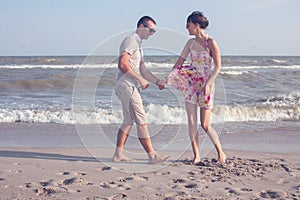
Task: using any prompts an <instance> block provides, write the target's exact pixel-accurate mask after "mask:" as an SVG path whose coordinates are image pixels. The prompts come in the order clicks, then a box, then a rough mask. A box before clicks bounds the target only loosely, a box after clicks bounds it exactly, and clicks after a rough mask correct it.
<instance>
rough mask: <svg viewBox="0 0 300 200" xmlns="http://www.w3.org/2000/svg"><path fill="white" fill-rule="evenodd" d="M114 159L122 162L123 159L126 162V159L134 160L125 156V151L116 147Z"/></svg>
mask: <svg viewBox="0 0 300 200" xmlns="http://www.w3.org/2000/svg"><path fill="white" fill-rule="evenodd" d="M112 160H113V161H114V162H121V161H123V162H124V161H125V162H128V161H132V159H131V158H129V157H127V156H125V155H124V154H123V151H122V150H120V149H118V148H117V149H116V151H115V154H114V156H113V158H112Z"/></svg>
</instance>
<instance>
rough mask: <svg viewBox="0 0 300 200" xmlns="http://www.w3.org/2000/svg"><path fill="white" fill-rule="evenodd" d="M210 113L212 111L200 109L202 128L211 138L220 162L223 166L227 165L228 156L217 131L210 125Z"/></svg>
mask: <svg viewBox="0 0 300 200" xmlns="http://www.w3.org/2000/svg"><path fill="white" fill-rule="evenodd" d="M210 113H211V111H210V110H209V109H205V108H201V109H200V121H201V126H202V128H203V129H204V131H205V132H206V133H207V135H208V136H209V138H210V140H211V141H212V143H213V144H214V146H215V148H216V150H217V153H218V162H219V163H221V164H225V161H226V155H225V153H224V151H223V149H222V146H221V143H220V139H219V136H218V134H217V132H216V131H215V129H214V128H213V127H211V125H210Z"/></svg>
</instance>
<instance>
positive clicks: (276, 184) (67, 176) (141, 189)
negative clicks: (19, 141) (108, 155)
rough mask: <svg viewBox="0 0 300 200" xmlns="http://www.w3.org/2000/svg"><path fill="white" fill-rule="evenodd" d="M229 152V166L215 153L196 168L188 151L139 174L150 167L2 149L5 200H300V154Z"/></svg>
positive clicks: (81, 153)
mask: <svg viewBox="0 0 300 200" xmlns="http://www.w3.org/2000/svg"><path fill="white" fill-rule="evenodd" d="M103 151H108V150H107V149H104V150H103ZM226 153H227V155H228V160H227V164H226V166H219V165H217V164H216V163H215V160H214V159H213V157H214V156H215V153H214V152H212V153H211V154H210V155H208V157H207V158H205V159H203V162H202V163H201V165H200V166H193V165H191V164H190V159H191V158H189V156H191V155H192V154H191V152H186V155H183V156H182V158H180V159H176V160H172V158H171V160H170V161H168V162H165V163H163V164H160V165H156V166H155V167H157V166H158V168H156V169H154V170H152V171H150V170H149V172H147V173H134V172H126V168H127V169H128V168H131V167H137V166H138V167H141V168H142V167H147V166H149V165H148V164H146V161H147V160H146V159H144V160H143V159H140V160H139V161H133V162H131V163H112V165H111V166H109V164H108V163H109V161H107V162H105V163H103V162H99V161H98V160H97V159H95V158H93V157H91V156H90V154H89V152H87V151H86V149H84V148H25V149H24V148H1V149H0V162H1V164H0V188H1V189H0V191H1V192H0V198H1V199H300V161H299V154H278V153H277V154H273V153H257V152H241V151H226ZM114 164H115V166H113V165H114ZM118 164H119V165H122V167H123V169H125V171H121V170H120V168H118ZM116 166H117V167H116Z"/></svg>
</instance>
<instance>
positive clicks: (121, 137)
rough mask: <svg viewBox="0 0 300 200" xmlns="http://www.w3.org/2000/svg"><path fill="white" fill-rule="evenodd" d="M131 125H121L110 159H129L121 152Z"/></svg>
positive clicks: (115, 160) (117, 160) (118, 160)
mask: <svg viewBox="0 0 300 200" xmlns="http://www.w3.org/2000/svg"><path fill="white" fill-rule="evenodd" d="M131 127H132V124H128V125H122V127H121V128H120V129H119V131H118V136H117V144H116V150H115V153H114V156H113V159H112V160H113V161H114V162H120V161H131V159H130V158H128V157H127V156H125V155H124V154H123V149H124V145H125V143H126V141H127V138H128V134H129V132H130V129H131Z"/></svg>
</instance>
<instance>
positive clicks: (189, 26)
mask: <svg viewBox="0 0 300 200" xmlns="http://www.w3.org/2000/svg"><path fill="white" fill-rule="evenodd" d="M186 29H187V30H188V32H189V34H190V35H195V34H196V30H197V26H196V24H194V23H193V22H188V23H187V24H186Z"/></svg>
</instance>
